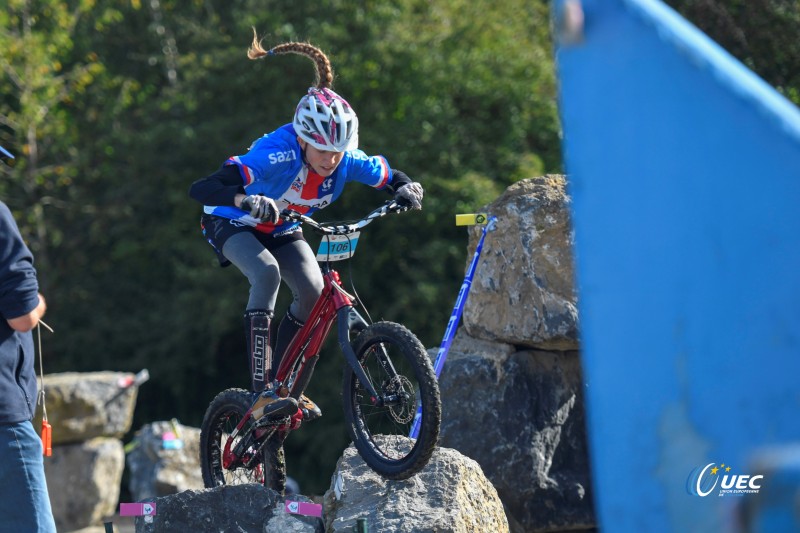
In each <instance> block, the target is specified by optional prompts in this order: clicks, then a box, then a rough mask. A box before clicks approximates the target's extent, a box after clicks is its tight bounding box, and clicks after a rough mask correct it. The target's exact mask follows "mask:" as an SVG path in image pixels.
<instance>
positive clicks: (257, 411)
mask: <svg viewBox="0 0 800 533" xmlns="http://www.w3.org/2000/svg"><path fill="white" fill-rule="evenodd" d="M295 412H297V400H295V399H294V398H292V397H291V396H289V397H287V398H277V399H274V400H272V401H270V402H265V403H264V404H262V405H258V402H256V405H255V406H254V409H253V418H255V419H256V420H260V419H261V418H264V417H269V418H274V417H278V416H286V415H293V414H294V413H295Z"/></svg>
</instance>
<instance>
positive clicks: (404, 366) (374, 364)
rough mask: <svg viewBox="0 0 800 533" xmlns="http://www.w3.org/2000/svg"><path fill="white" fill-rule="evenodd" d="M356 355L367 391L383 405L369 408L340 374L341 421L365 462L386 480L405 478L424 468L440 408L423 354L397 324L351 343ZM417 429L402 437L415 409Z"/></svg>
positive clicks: (348, 375)
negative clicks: (419, 417)
mask: <svg viewBox="0 0 800 533" xmlns="http://www.w3.org/2000/svg"><path fill="white" fill-rule="evenodd" d="M355 348H356V354H357V356H358V358H359V361H360V362H361V364H362V366H363V368H364V371H365V373H366V375H367V377H368V379H369V380H370V382H371V384H372V386H373V387H374V388H375V389H376V390H377V391H378V393H379V394H380V395H381V396H383V397H384V398H390V399H391V401H389V402H388V403H387V405H375V403H374V402H373V400H372V398H371V397H370V395H369V393H368V392H367V390H366V388H365V387H364V385H363V384H362V383H360V382H359V381H358V380H357V379H356V377H355V374H354V373H353V372H352V371H350V370H349V369H347V371H346V372H345V383H344V386H345V389H344V391H345V415H346V417H347V418H348V422H349V424H348V430H349V431H350V432H351V437H352V438H353V442H354V443H355V445H356V447H357V448H358V450H359V453H360V454H361V456H362V458H364V460H365V462H366V463H367V464H368V465H369V466H370V467H371V468H372V469H373V470H375V471H376V472H378V473H379V474H381V475H383V476H384V477H387V478H390V479H405V478H407V477H410V476H411V475H413V474H414V473H416V472H417V471H419V470H420V469H421V468H423V467H424V466H425V464H427V462H428V460H429V458H430V456H431V454H432V453H433V450H434V448H435V446H436V442H437V440H438V434H439V423H440V418H441V403H440V400H439V390H438V386H437V384H436V378H435V374H434V373H433V369H432V368H431V365H430V361H429V359H428V357H427V353H426V352H425V351H424V348H423V347H422V345H421V344H420V343H419V341H418V340H417V339H416V337H414V336H413V335H412V334H411V332H409V331H408V330H407V329H406V328H404V327H403V326H400V325H399V324H393V323H387V322H379V323H377V324H373V325H372V326H370V327H369V328H367V329H366V330H365V331H364V332H363V333H362V334H361V335H360V336H359V338H358V339H356V345H355ZM420 403H421V404H422V411H423V423H422V426H421V430H420V435H419V437H418V438H417V439H416V440H413V439H410V438H409V437H408V435H409V432H410V429H411V425H412V423H413V420H414V415H415V413H416V411H417V406H418V405H420Z"/></svg>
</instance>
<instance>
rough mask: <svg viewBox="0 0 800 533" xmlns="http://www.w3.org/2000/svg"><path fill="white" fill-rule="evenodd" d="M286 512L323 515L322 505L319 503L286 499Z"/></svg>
mask: <svg viewBox="0 0 800 533" xmlns="http://www.w3.org/2000/svg"><path fill="white" fill-rule="evenodd" d="M286 512H287V513H292V514H300V515H303V516H318V517H320V518H321V517H322V505H320V504H318V503H306V502H293V501H291V500H286Z"/></svg>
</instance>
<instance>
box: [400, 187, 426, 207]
mask: <svg viewBox="0 0 800 533" xmlns="http://www.w3.org/2000/svg"><path fill="white" fill-rule="evenodd" d="M424 192H425V191H423V190H422V185H420V184H419V183H417V182H416V181H414V182H412V183H409V184H407V185H403V186H402V187H400V188H399V189H397V192H395V193H394V199H395V200H397V203H400V204H411V208H412V209H422V196H423V194H424Z"/></svg>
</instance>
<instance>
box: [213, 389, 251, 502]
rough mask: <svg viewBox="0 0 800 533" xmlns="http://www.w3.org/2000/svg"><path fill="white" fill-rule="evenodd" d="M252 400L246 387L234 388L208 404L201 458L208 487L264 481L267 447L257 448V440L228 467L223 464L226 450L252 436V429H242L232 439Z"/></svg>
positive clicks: (232, 448) (233, 447)
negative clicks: (250, 430)
mask: <svg viewBox="0 0 800 533" xmlns="http://www.w3.org/2000/svg"><path fill="white" fill-rule="evenodd" d="M249 403H250V394H249V393H248V392H247V391H244V390H241V389H234V390H227V391H224V392H222V393H220V394H219V395H218V396H217V397H216V398H215V399H214V401H213V402H212V403H211V405H210V406H209V408H208V410H207V412H206V416H205V418H204V419H203V425H202V427H201V431H200V462H201V469H202V471H203V482H204V484H205V486H206V487H218V486H221V485H241V484H245V483H260V484H264V480H265V474H266V468H265V451H264V450H258V443H256V442H255V441H253V442H250V443H249V445H247V446H246V447H245V449H244V450H243V452H242V453H241V455H240V456H239V458H237V459H236V460H234V461H232V462H231V464H229V465H228V467H227V468H226V467H225V466H224V464H225V461H224V460H225V452H226V450H234V449H235V448H236V447H237V445H239V444H240V443H241V441H242V439H251V440H252V436H251V435H250V432H249V431H242V432H240V434H239V435H237V436H236V437H234V438H233V439H231V434H232V433H233V430H234V429H235V428H236V426H237V425H238V424H239V422H241V420H242V418H244V416H245V414H246V413H247V410H248V409H249V407H250V405H249ZM245 429H246V428H245ZM265 448H266V447H265Z"/></svg>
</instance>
